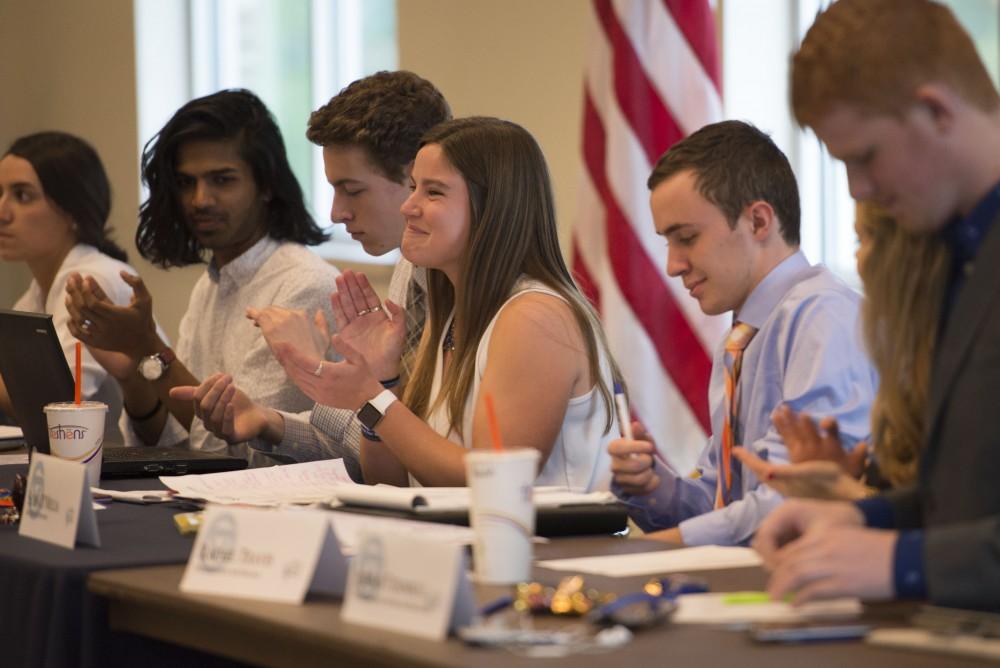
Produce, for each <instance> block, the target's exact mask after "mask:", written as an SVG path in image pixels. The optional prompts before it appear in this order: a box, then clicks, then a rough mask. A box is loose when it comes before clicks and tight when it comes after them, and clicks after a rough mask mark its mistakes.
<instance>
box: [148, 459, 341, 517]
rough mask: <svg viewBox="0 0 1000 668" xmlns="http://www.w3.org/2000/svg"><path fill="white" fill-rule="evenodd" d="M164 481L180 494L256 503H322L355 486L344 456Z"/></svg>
mask: <svg viewBox="0 0 1000 668" xmlns="http://www.w3.org/2000/svg"><path fill="white" fill-rule="evenodd" d="M160 482H162V483H163V484H164V485H166V486H167V487H168V488H170V489H171V490H173V491H174V492H176V493H177V496H182V497H185V498H189V499H203V500H205V501H209V502H211V503H242V504H246V505H253V506H277V505H281V504H285V503H320V502H322V501H326V500H327V499H329V498H330V497H331V496H333V495H334V494H336V493H337V490H338V489H340V488H341V487H350V486H355V483H354V482H353V481H352V480H351V477H350V476H349V475H348V474H347V469H345V468H344V461H343V460H342V459H327V460H322V461H317V462H304V463H302V464H286V465H284V466H271V467H268V468H259V469H246V470H244V471H227V472H225V473H204V474H201V475H194V474H191V475H181V476H160Z"/></svg>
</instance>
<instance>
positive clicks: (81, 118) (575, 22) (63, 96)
mask: <svg viewBox="0 0 1000 668" xmlns="http://www.w3.org/2000/svg"><path fill="white" fill-rule="evenodd" d="M585 11H586V3H585V0H545V1H543V2H540V1H538V0H506V1H504V2H494V1H492V0H401V1H400V2H399V39H400V66H401V67H403V68H406V69H411V70H414V71H416V72H418V73H420V74H421V75H423V76H425V77H426V78H428V79H430V80H431V81H433V82H434V83H435V84H436V85H438V86H439V87H440V88H441V90H442V91H443V92H444V94H445V95H446V96H447V97H448V99H449V101H450V102H451V104H452V107H453V110H454V112H455V113H456V114H457V115H470V114H488V115H494V116H500V117H503V118H507V119H510V120H513V121H515V122H518V123H520V124H522V125H524V126H525V127H526V128H527V129H528V130H530V131H531V132H532V133H533V134H534V135H535V136H536V137H537V138H538V140H539V143H540V144H541V146H542V148H543V150H544V151H545V154H546V156H547V157H548V160H549V167H550V169H551V172H552V176H553V182H554V186H555V192H556V206H557V210H558V213H559V215H560V220H561V224H562V227H563V229H564V231H565V230H566V229H568V225H569V223H570V221H571V218H572V215H573V214H574V212H575V206H576V203H575V189H576V185H577V180H578V178H579V165H580V158H579V156H580V151H579V143H580V119H581V109H580V104H581V99H582V90H583V88H582V87H583V80H582V62H583V54H584V48H585V38H586V35H585V17H586V14H585ZM134 39H135V28H134V21H133V7H132V2H131V0H30V2H22V1H20V0H0V82H2V91H0V95H2V97H0V100H2V101H0V146H2V147H4V148H5V147H6V146H7V145H9V143H10V142H11V141H12V140H13V139H14V138H16V137H18V136H20V135H22V134H26V133H29V132H34V131H37V130H42V129H46V128H50V129H62V130H66V131H69V132H74V133H77V134H80V135H81V136H83V137H85V138H86V139H87V140H89V141H90V142H92V143H93V144H94V146H95V147H96V148H97V150H98V152H99V153H100V154H101V156H102V158H103V159H104V162H105V166H106V167H107V169H108V173H109V176H110V178H111V180H112V184H113V187H114V197H115V200H114V209H113V211H112V223H113V225H114V227H115V229H116V230H117V239H118V240H119V241H120V242H122V245H123V246H124V247H125V248H126V250H130V253H129V255H130V260H131V261H132V262H133V264H135V266H136V267H137V268H138V269H139V271H140V272H141V273H142V275H143V276H144V278H145V280H146V282H147V284H148V285H149V287H150V290H151V291H152V293H153V296H154V304H155V308H156V312H157V315H158V317H159V318H160V321H161V323H162V324H163V325H164V327H165V328H166V329H167V331H168V333H170V335H171V336H176V331H177V325H178V323H179V320H180V315H181V313H182V312H183V310H184V308H185V307H186V303H187V295H188V293H189V291H190V287H191V285H193V283H194V280H195V279H196V278H197V276H198V274H199V273H200V272H201V271H202V269H201V268H200V267H192V268H188V269H184V270H176V269H175V270H170V271H169V272H166V271H162V270H159V269H156V268H154V267H152V266H151V265H149V264H148V263H145V262H143V261H141V260H140V259H139V258H138V254H137V252H136V251H135V250H134V243H133V240H134V236H135V225H136V222H135V220H136V217H135V212H136V211H137V209H138V204H139V201H138V198H139V196H138V180H139V175H138V159H139V151H140V147H139V146H138V140H137V135H138V132H137V119H136V103H135V98H136V95H135V92H136V83H135V50H134V44H133V42H134ZM165 84H169V82H165ZM0 150H2V149H0ZM565 236H566V235H565V234H564V238H565ZM29 279H30V277H29V276H28V274H27V272H26V271H25V270H24V268H23V267H22V266H18V265H11V264H2V263H0V307H4V306H9V305H11V304H12V303H13V301H14V300H15V299H16V297H17V296H18V295H19V294H20V293H21V292H22V291H23V290H24V288H25V287H26V286H27V283H28V281H29Z"/></svg>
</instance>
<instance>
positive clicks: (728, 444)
mask: <svg viewBox="0 0 1000 668" xmlns="http://www.w3.org/2000/svg"><path fill="white" fill-rule="evenodd" d="M756 333H757V328H756V327H751V326H750V325H748V324H746V323H742V322H738V323H736V324H735V325H733V329H732V331H731V332H729V336H727V337H726V352H725V354H724V355H723V367H724V370H725V379H726V422H725V424H724V425H723V427H722V456H721V457H719V470H718V476H717V479H716V484H715V507H716V508H722V507H723V506H726V505H728V504H729V502H730V501H732V488H733V447H734V446H735V445H736V436H737V435H736V425H737V418H738V417H739V410H740V395H739V383H740V369H741V368H742V367H743V351H744V350H745V349H746V347H747V345H748V344H749V343H750V339H752V338H753V335H754V334H756Z"/></svg>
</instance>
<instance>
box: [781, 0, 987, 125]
mask: <svg viewBox="0 0 1000 668" xmlns="http://www.w3.org/2000/svg"><path fill="white" fill-rule="evenodd" d="M930 82H937V83H943V84H946V85H948V86H949V87H951V88H952V89H953V90H954V91H955V92H956V93H958V94H959V95H960V96H962V97H963V98H964V99H965V100H966V101H968V102H969V103H971V104H972V105H974V106H976V107H978V108H980V109H982V110H983V111H992V110H994V109H996V108H997V107H998V106H1000V97H998V95H997V91H996V88H995V87H994V84H993V80H992V79H991V78H990V75H989V73H988V72H987V71H986V67H985V66H984V65H983V62H982V61H981V60H980V58H979V54H978V53H977V52H976V47H975V45H974V44H973V42H972V39H971V38H970V37H969V34H968V33H967V32H966V31H965V29H964V28H962V26H961V25H960V24H959V22H958V20H957V19H956V18H955V15H954V14H952V12H951V10H950V9H948V8H947V7H945V6H943V5H940V4H938V3H936V2H930V0H838V2H834V3H832V4H831V5H830V7H829V8H827V9H826V10H825V11H823V12H822V13H820V14H819V15H818V16H817V17H816V21H815V22H814V23H813V25H812V27H811V28H809V31H808V32H807V33H806V36H805V38H804V39H803V40H802V45H801V46H800V47H799V50H798V52H796V53H795V54H794V55H793V56H792V68H791V99H792V111H793V112H794V114H795V118H796V120H797V121H798V122H799V124H800V125H803V126H811V125H814V124H815V123H816V122H817V121H818V120H819V119H820V118H822V117H823V116H824V115H825V114H827V113H828V112H830V111H831V109H832V108H833V107H834V106H836V104H838V103H846V104H850V105H855V106H858V107H860V108H861V109H862V110H863V111H864V112H867V113H878V114H886V115H892V116H900V115H902V113H903V112H904V111H905V110H906V109H908V108H909V107H910V106H911V105H912V104H913V103H914V102H915V101H916V99H915V97H914V93H915V92H916V90H917V88H918V87H919V86H921V85H923V84H925V83H930Z"/></svg>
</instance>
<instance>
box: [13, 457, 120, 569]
mask: <svg viewBox="0 0 1000 668" xmlns="http://www.w3.org/2000/svg"><path fill="white" fill-rule="evenodd" d="M18 533H20V534H21V535H22V536H27V537H28V538H35V539H37V540H41V541H45V542H46V543H52V544H54V545H59V546H60V547H66V548H69V549H71V550H72V549H73V548H74V547H75V546H76V545H77V544H78V543H79V544H80V545H90V546H92V547H100V546H101V537H100V535H99V534H98V532H97V516H96V515H95V514H94V504H93V501H92V500H91V498H90V485H89V484H87V465H86V464H83V463H81V462H73V461H69V460H67V459H59V458H58V457H52V456H50V455H43V454H39V453H37V452H36V453H34V455H32V457H31V468H29V469H28V489H27V491H26V492H25V495H24V507H23V509H22V512H21V526H20V528H19V529H18Z"/></svg>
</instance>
